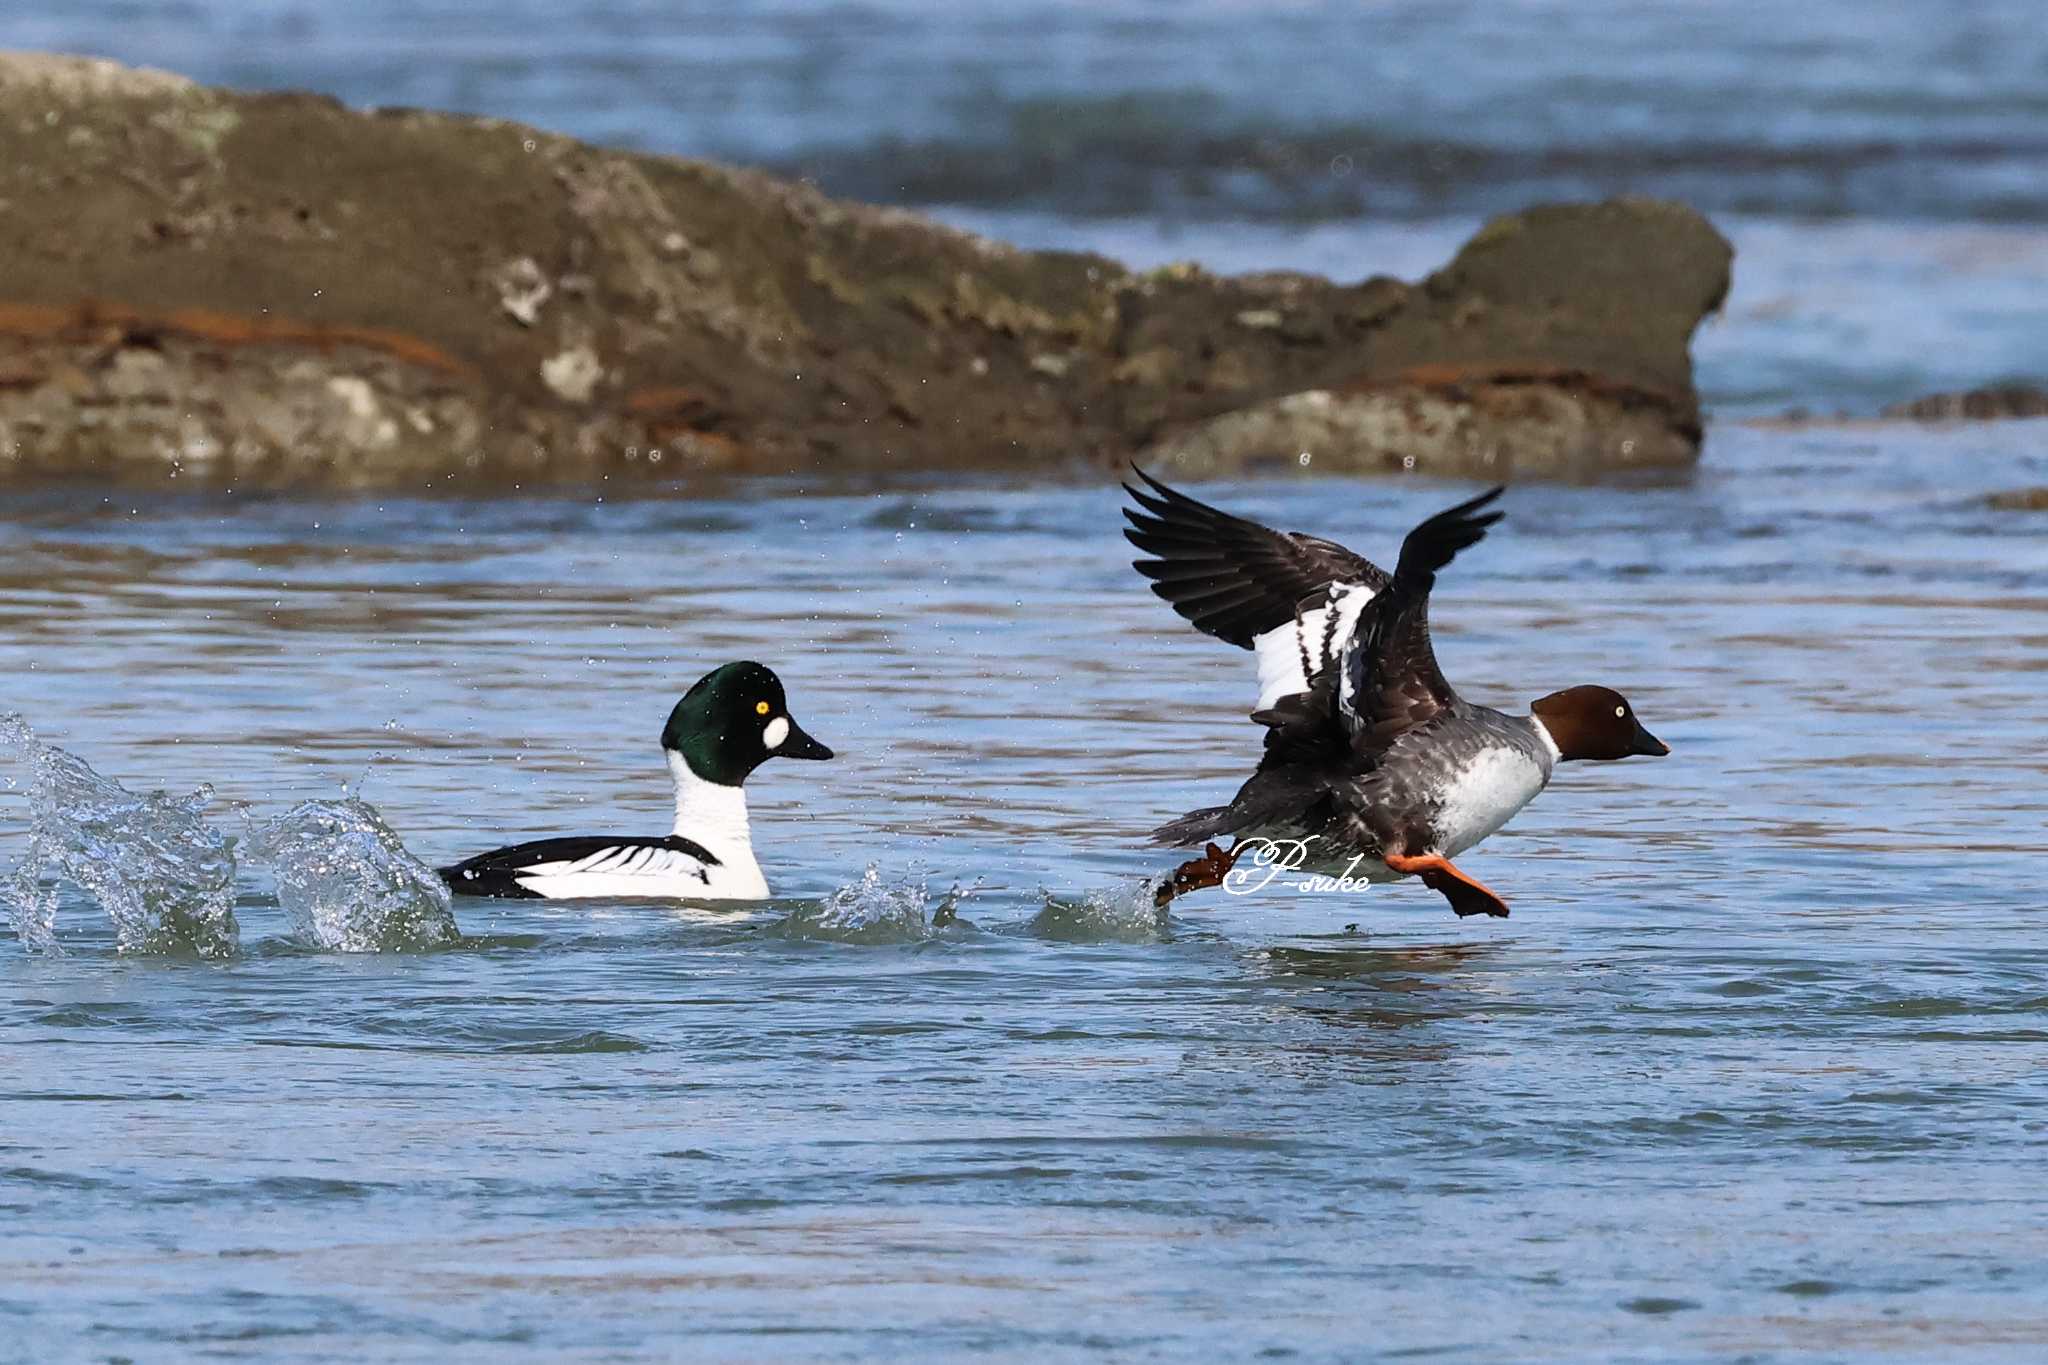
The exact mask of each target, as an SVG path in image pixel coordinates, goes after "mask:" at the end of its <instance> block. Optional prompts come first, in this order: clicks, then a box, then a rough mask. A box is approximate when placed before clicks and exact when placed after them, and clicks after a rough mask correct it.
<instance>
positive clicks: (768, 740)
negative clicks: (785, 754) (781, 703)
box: [761, 716, 789, 749]
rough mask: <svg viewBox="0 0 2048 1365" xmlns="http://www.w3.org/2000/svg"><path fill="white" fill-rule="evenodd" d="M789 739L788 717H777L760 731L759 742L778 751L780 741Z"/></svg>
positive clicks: (780, 744)
mask: <svg viewBox="0 0 2048 1365" xmlns="http://www.w3.org/2000/svg"><path fill="white" fill-rule="evenodd" d="M788 738H789V717H788V716H777V717H776V718H775V719H774V720H771V721H769V722H768V724H767V725H766V726H765V727H764V728H763V729H762V731H761V742H762V743H763V744H765V745H767V746H768V747H769V748H771V749H780V748H781V747H782V741H783V740H785V739H788Z"/></svg>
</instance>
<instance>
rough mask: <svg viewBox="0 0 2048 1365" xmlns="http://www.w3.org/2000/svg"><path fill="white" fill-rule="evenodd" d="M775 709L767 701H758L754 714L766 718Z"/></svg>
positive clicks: (755, 704)
mask: <svg viewBox="0 0 2048 1365" xmlns="http://www.w3.org/2000/svg"><path fill="white" fill-rule="evenodd" d="M774 709H775V708H774V707H772V706H770V705H769V704H768V703H767V702H765V701H757V702H755V703H754V714H755V715H757V716H765V715H767V714H768V713H769V712H770V711H772V710H774Z"/></svg>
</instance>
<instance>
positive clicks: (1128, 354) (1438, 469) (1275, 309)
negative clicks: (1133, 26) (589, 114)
mask: <svg viewBox="0 0 2048 1365" xmlns="http://www.w3.org/2000/svg"><path fill="white" fill-rule="evenodd" d="M0 135H4V136H5V137H6V139H7V141H8V145H9V147H10V152H11V155H10V157H9V159H8V162H7V163H6V164H5V165H0V479H9V480H13V481H16V482H20V481H26V480H33V479H39V478H77V477H89V478H103V479H115V480H121V481H132V482H142V483H160V482H164V481H168V480H174V479H176V480H183V481H186V482H199V483H238V484H257V485H274V486H333V487H415V488H416V487H420V486H422V485H425V484H447V485H451V486H470V487H476V486H487V487H489V486H509V485H511V484H515V483H517V484H520V485H522V486H531V485H534V484H545V483H578V482H589V481H592V480H596V479H599V478H644V477H652V478H669V477H674V476H676V475H679V474H689V473H691V472H695V471H732V472H773V473H785V472H792V471H803V472H813V471H819V472H832V473H861V472H868V471H887V470H902V469H948V468H957V469H1004V470H1022V469H1036V470H1047V469H1058V468H1063V467H1081V466H1087V465H1092V464H1110V463H1115V462H1119V461H1122V460H1124V459H1127V458H1131V457H1133V456H1136V457H1139V458H1143V459H1147V460H1151V461H1154V462H1157V463H1160V464H1163V465H1165V466H1168V467H1170V468H1175V469H1178V470H1180V471H1182V472H1186V473H1212V472H1213V473H1222V472H1232V471H1239V470H1245V469H1255V468H1264V467H1273V468H1299V467H1301V466H1302V465H1304V464H1308V465H1311V466H1312V467H1313V468H1314V469H1316V470H1318V471H1321V472H1329V471H1331V470H1339V471H1342V470H1359V471H1371V470H1381V469H1417V470H1424V471H1429V472H1435V473H1442V474H1471V475H1478V476H1494V475H1515V476H1522V477H1582V476H1588V475H1598V474H1601V473H1604V472H1607V471H1610V470H1614V469H1620V468H1628V467H1633V466H1638V465H1671V464H1684V463H1687V462H1690V461H1691V460H1693V459H1694V458H1696V456H1697V450H1698V441H1699V433H1700V427H1699V408H1698V399H1697V396H1696V394H1695V392H1694V390H1693V386H1692V373H1691V363H1690V358H1689V355H1688V351H1687V346H1688V342H1689V340H1690V337H1691V334H1692V331H1693V329H1694V327H1695V325H1696V324H1697V323H1698V321H1699V320H1700V318H1701V317H1702V316H1703V315H1704V314H1706V313H1707V312H1709V311H1711V310H1712V309H1714V308H1715V307H1717V306H1718V304H1719V302H1720V300H1721V298H1722V297H1723V296H1724V294H1725V292H1726V289H1727V284H1728V270H1729V258H1730V252H1729V248H1728V246H1727V243H1726V242H1725V241H1724V240H1723V239H1722V238H1721V237H1720V235H1719V234H1718V233H1716V232H1715V231H1714V230H1713V228H1712V227H1711V226H1709V225H1708V224H1707V223H1706V222H1705V221H1704V220H1703V219H1702V218H1700V217H1699V216H1698V215H1697V214H1695V213H1693V212H1691V211H1690V210H1687V209H1684V208H1681V207H1677V206H1674V205H1669V204H1663V203H1657V202H1653V201H1639V200H1615V201H1610V202H1607V203H1603V204H1595V205H1563V206H1549V207H1543V208H1538V209H1533V210H1530V211H1528V212H1525V213H1522V214H1518V215H1514V216H1512V217H1508V218H1504V219H1500V220H1497V221H1495V222H1494V223H1492V224H1489V225H1488V226H1487V227H1486V228H1485V229H1484V230H1482V231H1481V232H1480V233H1479V234H1478V235H1477V236H1476V237H1475V238H1474V239H1473V240H1472V241H1471V242H1470V243H1468V244H1467V245H1466V247H1465V248H1464V249H1463V250H1461V251H1460V252H1459V254H1458V256H1457V258H1456V259H1455V260H1453V261H1452V262H1451V263H1450V264H1449V265H1447V266H1446V267H1445V268H1444V269H1443V270H1441V271H1439V272H1438V273H1437V274H1435V275H1433V276H1431V277H1430V278H1428V279H1426V280H1424V281H1422V282H1420V283H1417V284H1407V283H1402V282H1399V281H1395V280H1391V279H1387V278H1372V279H1367V280H1365V281H1364V282H1363V283H1359V284H1349V285H1347V284H1336V283H1332V282H1330V281H1327V280H1322V279H1318V278H1313V277H1308V276H1301V275H1291V274H1272V275H1261V276H1243V277H1231V278H1224V277H1217V276H1213V275H1209V274H1207V273H1205V272H1203V271H1200V270H1197V269H1193V268H1167V269H1164V270H1158V271H1152V272H1147V273H1142V274H1141V273H1135V272H1132V271H1129V270H1126V269H1125V268H1123V267H1121V266H1119V265H1118V264H1116V263H1115V262H1113V261H1110V260H1107V259H1104V258H1100V257H1094V256H1085V255H1074V254H1066V253H1044V252H1025V251H1020V250H1016V249H1012V248H1009V247H1006V246H1003V245H1001V244H998V243H995V242H991V241H987V240H984V239H981V238H977V237H974V236H971V235H968V234H965V233H961V232H956V231H953V230H950V229H947V228H944V227H941V226H938V225H936V224H933V223H931V222H928V221H926V220H924V219H921V218H919V217H917V216H915V215H912V214H909V213H905V212H902V211H897V210H889V209H879V208H872V207H868V206H864V205H859V204H852V203H845V202H840V201H835V200H831V199H828V198H825V197H824V196H822V195H820V194H818V193H817V192H815V191H813V190H811V189H809V188H807V187H805V186H803V185H801V184H795V183H791V182H787V181H782V180H777V179H775V178H772V177H769V176H766V175H762V174H757V173H753V172H748V171H742V170H735V169H732V168H727V167H721V166H715V165H710V164H707V163H701V162H692V161H683V160H677V159H673V158H664V157H652V156H641V155H634V154H627V153H621V152H612V151H607V150H604V149H601V148H596V147H592V146H589V145H587V144H584V143H580V142H576V141H574V140H572V139H569V138H564V137H559V136H555V135H551V134H548V133H544V132H539V131H536V130H534V129H531V128H526V127H523V126H519V125H516V124H511V123H506V122H501V121H496V120H489V119H477V118H464V117H455V116H448V115H440V114H432V113H422V112H417V111H409V110H393V111H377V112H369V113H365V112H359V111H353V110H349V109H346V108H344V107H342V106H341V105H339V104H337V103H335V102H334V101H331V100H328V99H324V98H320V97H315V96H308V95H245V94H237V93H232V92H227V91H220V90H214V89H209V88H205V87H201V86H197V85H194V84H192V83H190V82H187V81H184V80H182V79H181V78H178V77H176V76H171V75H167V74H164V73H159V72H149V71H140V70H134V69H130V68H124V67H119V66H115V65H112V64H109V63H104V62H95V61H88V60H85V59H77V58H68V57H52V56H39V55H26V54H24V55H12V56H9V55H0ZM1360 264H1361V267H1366V266H1369V264H1370V263H1366V262H1361V263H1360ZM1304 456H1306V459H1304Z"/></svg>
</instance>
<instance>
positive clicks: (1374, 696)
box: [1336, 487, 1504, 757]
mask: <svg viewBox="0 0 2048 1365" xmlns="http://www.w3.org/2000/svg"><path fill="white" fill-rule="evenodd" d="M1502 491H1503V490H1502V489H1500V488H1498V487H1496V488H1493V489H1490V490H1489V491H1487V492H1485V493H1481V494H1480V495H1479V496H1478V497H1476V498H1471V499H1468V500H1467V501H1465V502H1461V503H1459V504H1458V505H1457V506H1455V507H1451V508H1446V509H1445V510H1444V511H1441V512H1439V513H1437V514H1436V515H1435V516H1433V517H1431V518H1430V519H1429V520H1427V521H1425V522H1423V523H1422V524H1421V525H1420V526H1417V527H1416V528H1415V529H1414V530H1412V531H1410V532H1409V533H1408V537H1407V539H1405V540H1403V541H1402V542H1401V559H1400V562H1399V563H1397V564H1396V565H1395V567H1394V576H1393V578H1392V580H1391V581H1389V582H1388V584H1387V586H1386V588H1385V589H1384V590H1383V591H1381V592H1380V593H1379V594H1378V595H1377V596H1375V597H1374V598H1373V600H1372V601H1371V602H1369V603H1368V604H1367V605H1366V608H1365V611H1364V612H1363V614H1361V615H1360V616H1359V618H1358V626H1357V628H1356V629H1355V630H1353V631H1352V633H1351V638H1350V640H1349V641H1348V642H1346V644H1345V645H1344V649H1343V652H1342V654H1341V656H1340V657H1339V660H1338V666H1337V670H1336V671H1337V678H1336V707H1337V714H1338V716H1339V717H1340V718H1341V719H1342V721H1343V722H1344V726H1345V728H1346V730H1348V731H1349V733H1350V735H1351V741H1352V750H1353V752H1354V753H1356V754H1357V755H1359V756H1360V757H1372V756H1375V755H1378V754H1383V753H1385V752H1386V751H1387V748H1388V747H1389V746H1390V745H1392V744H1393V742H1394V741H1395V740H1396V739H1398V738H1400V737H1401V736H1402V735H1403V734H1405V733H1406V732H1408V731H1409V730H1412V729H1415V728H1416V727H1417V726H1421V725H1427V724H1428V723H1429V722H1430V721H1432V720H1434V719H1436V718H1437V716H1439V715H1441V714H1442V713H1443V712H1445V711H1448V710H1449V709H1450V708H1451V707H1453V706H1455V705H1456V704H1457V701H1458V694H1457V692H1456V691H1454V690H1453V689H1452V687H1451V684H1450V682H1449V680H1448V679H1446V678H1445V677H1444V673H1443V669H1442V668H1440V667H1439V666H1438V665H1437V661H1436V648H1435V646H1434V645H1432V644H1431V643H1430V638H1429V592H1430V589H1431V588H1432V587H1434V586H1435V585H1436V575H1437V570H1439V569H1441V568H1443V567H1444V566H1445V565H1447V564H1449V563H1450V562H1451V561H1452V560H1453V559H1455V558H1457V556H1458V552H1459V551H1460V550H1464V549H1468V548H1470V547H1471V546H1473V545H1476V544H1478V543H1479V541H1480V540H1482V539H1484V538H1485V535H1486V531H1487V528H1488V527H1490V526H1492V525H1493V524H1494V523H1495V522H1497V521H1499V520H1500V519H1501V517H1502V516H1503V515H1504V514H1503V513H1501V512H1498V511H1492V512H1489V511H1486V510H1485V509H1486V507H1487V506H1488V505H1489V504H1491V503H1492V502H1493V501H1494V500H1495V499H1496V498H1498V497H1499V496H1500V495H1501V493H1502Z"/></svg>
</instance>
